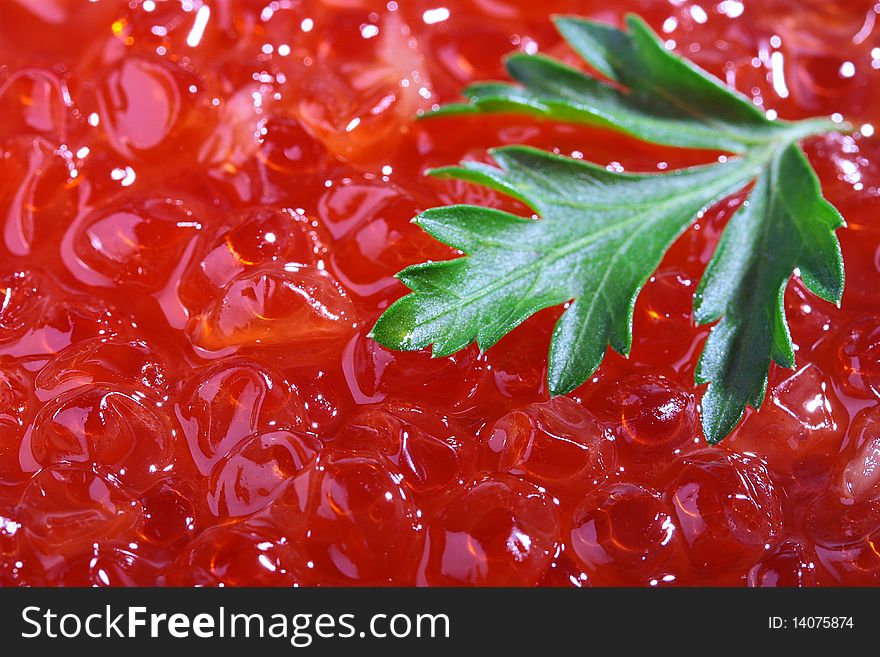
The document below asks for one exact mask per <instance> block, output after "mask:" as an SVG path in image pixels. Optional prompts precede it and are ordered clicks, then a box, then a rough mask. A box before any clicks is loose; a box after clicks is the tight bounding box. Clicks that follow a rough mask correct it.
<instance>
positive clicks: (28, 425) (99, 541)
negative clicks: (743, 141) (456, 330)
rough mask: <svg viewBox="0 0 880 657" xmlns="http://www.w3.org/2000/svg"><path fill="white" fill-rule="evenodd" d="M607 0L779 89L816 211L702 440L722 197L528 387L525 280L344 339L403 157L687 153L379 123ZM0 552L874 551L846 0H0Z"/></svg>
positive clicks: (394, 291) (191, 579)
mask: <svg viewBox="0 0 880 657" xmlns="http://www.w3.org/2000/svg"><path fill="white" fill-rule="evenodd" d="M627 11H635V12H638V13H640V14H641V15H643V16H644V17H645V18H646V20H647V21H648V22H649V23H650V24H651V25H652V26H653V27H654V28H655V29H656V30H657V31H658V33H659V34H661V35H662V36H663V38H664V39H667V40H668V42H667V45H668V46H669V47H670V48H674V49H675V50H677V51H678V52H680V53H682V54H683V55H685V56H687V57H688V58H690V59H692V60H693V61H695V62H696V63H698V64H699V65H701V66H703V67H704V68H706V69H708V70H709V71H711V72H713V73H715V74H716V75H718V76H719V77H720V78H722V79H723V80H725V81H726V82H727V83H729V84H731V85H734V86H736V87H737V88H738V89H740V90H741V91H743V92H744V93H746V94H747V95H749V96H750V97H752V98H753V99H754V102H755V103H756V104H757V105H759V106H761V107H763V108H764V109H766V110H767V111H769V112H773V113H775V114H778V115H779V116H781V117H784V118H791V119H796V118H803V117H806V116H812V115H830V114H832V113H840V114H841V115H843V116H844V117H845V118H846V119H848V120H849V121H851V122H852V123H853V124H854V125H856V126H857V132H856V133H854V134H853V135H846V136H841V135H829V136H827V137H824V138H820V139H813V140H811V141H810V142H809V143H807V144H806V145H805V146H806V149H807V152H808V154H809V156H810V158H811V160H812V161H813V162H814V164H815V166H816V167H817V168H818V170H819V173H820V177H821V180H822V185H823V189H824V190H825V193H826V195H827V196H828V198H829V199H830V200H831V201H832V202H833V203H834V204H835V205H836V206H838V207H839V208H840V209H841V211H842V212H843V214H844V215H845V217H846V219H847V221H848V224H849V226H848V228H846V229H845V230H842V231H840V238H841V241H842V244H843V250H844V255H845V259H846V267H847V289H846V293H845V295H844V300H843V304H842V307H841V308H835V307H833V306H831V305H829V304H827V303H824V302H822V301H820V300H818V299H816V298H815V297H813V296H811V295H810V294H809V293H808V292H806V291H805V290H804V288H803V286H802V285H801V284H800V282H799V281H798V280H797V279H796V278H795V280H793V282H792V283H791V284H790V286H789V289H788V292H787V295H786V304H787V311H788V316H789V318H790V320H791V329H792V333H793V336H794V339H795V342H796V343H797V345H798V351H797V368H796V369H795V370H793V371H787V370H783V369H779V368H775V367H774V368H773V369H772V371H771V376H770V385H769V389H768V394H767V400H766V402H765V404H764V407H763V408H762V409H761V411H760V412H754V411H749V412H748V414H747V417H746V419H745V421H744V422H743V423H742V424H741V426H740V427H738V428H737V430H736V431H735V433H734V434H733V435H732V436H731V437H730V438H729V439H728V440H726V441H725V442H724V443H722V445H721V446H719V447H708V446H706V445H705V442H704V440H703V438H702V436H701V434H700V429H699V400H700V395H701V391H700V389H698V388H695V386H694V384H693V372H694V367H695V362H696V358H697V355H698V354H699V351H700V347H701V345H702V342H703V341H704V340H705V337H706V335H707V331H708V329H707V328H705V327H702V328H695V327H694V325H693V321H692V314H691V297H692V294H693V292H694V290H695V286H696V284H697V282H698V280H699V277H700V275H701V272H702V270H703V269H704V267H705V265H706V263H707V262H708V259H709V257H710V255H711V253H712V250H713V248H714V246H715V244H716V243H717V241H718V237H719V233H720V231H721V229H722V227H723V225H724V223H725V221H726V220H727V219H728V218H729V217H730V215H731V213H732V212H733V211H734V210H735V208H736V207H737V206H738V204H739V202H740V201H741V196H737V197H735V198H732V199H729V200H727V201H725V202H722V203H721V204H719V205H718V206H717V207H715V208H713V209H712V210H711V211H710V212H708V213H707V214H706V215H705V216H703V217H701V218H700V219H699V220H698V222H697V223H696V224H695V225H694V226H693V228H692V229H690V230H689V231H688V232H687V233H686V234H685V235H684V236H683V237H682V238H681V239H680V240H679V241H678V242H677V243H676V245H675V246H674V247H673V248H672V250H671V252H670V253H669V254H668V256H667V257H666V259H665V260H664V261H663V264H662V266H661V267H660V269H659V271H658V272H657V274H656V275H655V276H654V277H653V278H652V279H651V281H650V282H649V283H648V284H647V285H646V287H645V289H644V292H643V294H642V295H641V297H640V298H639V301H638V304H637V306H636V314H635V322H634V342H633V350H632V355H631V357H630V358H629V359H624V358H622V357H620V356H618V355H616V354H613V353H611V354H609V356H608V358H607V359H606V361H605V363H604V364H603V365H602V367H601V368H600V369H599V371H598V372H597V373H596V374H595V376H594V377H593V378H592V379H591V380H590V381H589V382H588V383H587V384H585V385H584V386H582V387H581V388H580V389H578V390H576V391H575V392H574V393H573V394H571V395H569V396H568V397H567V398H558V399H552V400H550V399H548V396H547V392H546V387H545V383H544V380H545V376H546V353H547V346H548V342H549V335H550V330H551V328H552V325H553V322H554V320H555V318H556V317H558V314H559V310H558V309H555V310H550V311H546V312H542V313H540V314H539V315H538V316H537V317H535V318H533V319H531V320H529V321H528V322H526V324H525V325H524V326H522V327H520V328H519V329H517V330H516V331H514V332H513V333H512V334H511V335H510V336H508V337H507V338H505V339H504V340H502V341H501V342H500V343H499V344H498V345H497V346H495V347H494V348H492V349H491V350H490V351H489V352H488V353H486V354H484V355H481V354H479V353H478V351H477V350H476V349H475V348H469V349H466V350H464V351H462V352H461V353H458V354H456V355H454V356H451V357H449V358H443V359H432V358H430V356H429V354H427V353H424V352H420V353H396V352H390V351H388V350H386V349H384V348H382V347H380V346H379V345H378V344H376V343H375V342H373V341H371V340H370V339H369V338H368V337H367V333H368V332H369V329H370V327H371V326H372V324H373V322H374V321H375V320H376V318H377V317H378V316H379V315H380V314H381V312H382V311H383V310H384V309H385V308H387V307H388V305H389V304H390V303H391V302H392V301H394V300H395V299H397V298H398V297H399V296H400V295H401V294H402V293H403V292H404V289H403V287H402V286H401V285H400V284H399V283H398V282H397V281H396V280H395V279H394V278H393V274H394V273H395V272H397V271H398V270H400V269H401V268H403V267H404V266H406V265H409V264H413V263H416V262H421V261H424V260H426V259H432V258H433V259H437V258H441V259H442V258H448V257H452V256H453V255H454V254H453V253H452V252H451V251H450V250H449V249H447V248H445V247H443V246H442V245H440V244H438V243H437V242H435V241H433V240H432V239H431V238H429V237H427V236H426V235H424V234H423V233H421V232H420V230H419V229H418V228H417V227H415V226H413V225H412V224H410V223H409V220H410V219H411V218H412V217H413V216H414V215H415V214H416V213H417V212H418V211H420V210H422V209H426V208H428V207H433V206H437V205H441V204H446V203H468V202H470V203H479V204H482V205H489V206H493V207H503V208H505V209H508V210H512V211H516V212H524V211H525V210H524V208H522V207H521V206H519V205H518V204H517V203H516V202H514V201H512V200H510V199H507V198H503V197H501V196H500V195H498V194H496V193H494V192H491V191H487V190H485V189H481V188H477V187H474V186H470V185H466V184H463V183H459V182H449V181H440V180H435V179H430V178H426V177H424V176H423V174H424V171H425V170H426V169H427V168H429V167H432V166H437V165H441V164H450V163H454V162H456V161H458V160H460V159H463V158H471V159H473V158H476V159H484V158H485V157H486V149H487V148H489V147H492V146H497V145H501V144H515V143H525V144H530V145H533V146H536V147H539V148H544V149H548V150H551V149H552V150H556V151H557V152H560V153H563V154H566V155H572V156H574V157H585V158H588V159H590V160H592V161H596V162H599V163H602V164H608V165H609V166H614V167H615V168H621V167H622V168H624V169H626V170H630V171H656V170H664V169H669V168H676V167H680V166H685V165H689V164H694V163H699V162H707V161H711V160H712V159H713V158H715V157H718V154H714V153H701V152H695V151H681V150H677V149H669V148H661V147H655V146H650V145H646V144H642V143H639V142H637V141H635V140H631V139H628V138H625V137H622V136H620V135H616V134H612V133H609V132H607V131H601V130H594V129H589V128H578V127H571V126H562V125H555V124H553V123H547V122H545V123H542V122H536V121H534V120H531V119H527V118H522V117H514V116H474V117H460V118H455V119H450V118H447V119H436V120H432V121H424V122H419V123H414V122H413V121H412V117H413V116H414V115H415V114H416V113H417V112H419V111H421V110H427V109H430V108H431V107H433V106H435V105H437V104H440V103H444V102H449V101H452V100H454V99H456V98H457V96H458V92H459V91H460V90H461V88H462V87H463V86H465V85H466V84H468V83H469V82H472V81H475V80H480V79H492V78H499V77H502V76H503V75H504V74H503V70H502V64H501V59H500V58H501V56H502V55H503V54H504V53H506V52H508V51H510V50H516V49H519V50H523V51H526V52H536V51H538V50H540V51H542V52H546V53H550V54H552V55H554V56H559V57H563V58H566V59H569V60H570V61H572V62H574V61H575V60H574V59H573V58H572V55H571V53H570V52H569V51H568V50H567V49H566V48H565V46H564V45H563V44H562V43H561V42H560V40H559V38H558V36H557V35H556V34H555V32H554V30H553V28H552V26H551V23H550V21H549V16H550V15H551V14H552V13H578V14H582V15H587V16H590V17H592V18H597V19H601V20H606V21H610V22H619V21H620V19H621V17H622V15H623V13H624V12H627ZM0 13H2V16H3V21H2V22H0V229H2V230H0V584H4V585H61V584H68V585H96V586H105V585H154V584H159V585H163V584H169V585H218V584H225V585H249V584H250V585H280V586H289V585H293V584H302V585H352V584H354V585H384V584H404V585H407V584H420V585H421V584H425V585H468V584H476V585H527V586H530V585H573V586H583V585H620V584H632V585H644V586H648V585H651V586H665V585H676V584H707V585H708V584H722V585H745V584H748V585H754V586H765V585H770V586H772V585H797V586H809V585H816V584H820V585H822V584H825V585H829V584H878V583H880V552H878V549H877V545H878V541H880V410H878V409H880V407H878V399H880V364H878V363H880V361H878V358H880V356H878V354H880V294H878V292H877V290H878V285H877V282H878V280H880V278H878V275H880V225H878V224H877V216H878V210H880V189H878V186H880V145H878V139H877V138H875V137H872V135H873V133H874V130H875V128H876V127H877V126H875V125H874V124H872V121H876V119H877V115H878V110H880V32H878V30H880V27H878V26H877V24H878V23H880V21H878V20H877V17H878V13H880V6H878V5H875V3H874V2H873V0H871V1H868V0H865V1H862V0H847V1H846V2H843V1H842V0H841V1H839V2H828V1H825V0H821V1H820V0H816V1H805V0H772V1H767V2H762V3H752V2H747V1H745V2H740V1H738V0H724V1H723V2H722V1H718V2H716V1H715V0H712V2H702V3H701V2H690V1H678V0H676V1H670V2H666V1H663V0H627V1H622V2H617V3H613V7H612V6H611V5H610V4H609V3H608V2H600V1H598V0H590V1H586V2H585V1H584V0H578V1H574V0H548V1H547V2H543V3H537V4H536V3H534V2H527V1H526V0H446V1H445V2H442V1H434V0H432V1H431V2H428V1H424V2H423V1H422V0H413V1H410V0H407V2H402V1H398V2H388V1H387V0H382V1H371V0H302V1H293V0H277V1H273V2H270V1H269V0H164V1H160V0H132V1H128V0H102V1H101V2H92V3H84V2H79V1H78V0H0Z"/></svg>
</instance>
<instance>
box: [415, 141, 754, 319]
mask: <svg viewBox="0 0 880 657" xmlns="http://www.w3.org/2000/svg"><path fill="white" fill-rule="evenodd" d="M737 160H738V161H739V162H740V163H742V164H744V166H743V167H742V168H741V169H740V168H736V169H733V171H734V172H735V173H736V174H737V175H733V174H731V175H728V176H723V177H720V178H719V179H718V180H717V181H716V183H715V185H713V187H712V188H711V192H712V193H711V194H710V193H709V191H710V190H707V189H706V188H705V187H699V186H697V187H695V188H694V190H693V191H691V192H687V193H685V194H682V195H679V196H675V197H671V198H668V199H666V200H664V201H663V202H662V203H653V204H648V203H646V204H644V206H643V207H645V206H647V209H648V210H656V209H662V208H667V207H670V206H673V205H678V204H682V205H683V204H685V202H686V201H688V200H690V199H695V198H697V197H699V196H703V195H704V196H707V197H708V198H712V197H714V196H715V194H716V193H717V191H720V190H722V189H729V188H732V187H734V186H735V185H737V184H739V185H742V184H745V183H746V182H747V181H749V180H751V179H752V178H753V177H754V173H753V168H752V167H750V166H748V164H749V158H737ZM538 205H543V204H538ZM556 205H562V204H556ZM565 207H573V208H580V209H587V208H591V207H593V206H579V205H577V204H575V205H570V206H565ZM545 214H546V213H545ZM645 214H646V212H641V213H639V214H636V215H634V216H633V217H631V218H630V219H627V220H623V221H620V222H617V223H614V224H611V225H609V226H606V227H605V228H603V229H600V230H598V231H596V232H592V233H590V234H588V235H585V236H583V237H581V238H579V239H576V240H574V241H571V242H567V243H566V245H565V246H564V247H562V248H560V249H550V250H548V251H547V252H545V253H544V254H543V255H541V256H540V257H539V258H536V259H535V260H533V261H532V262H530V263H529V264H528V265H525V266H523V267H519V268H517V269H516V270H514V271H512V272H510V273H508V274H506V275H504V276H502V277H501V278H498V279H496V280H495V281H494V282H493V283H490V284H489V285H486V286H484V287H482V288H481V289H480V292H479V293H477V294H473V295H469V296H466V297H461V296H459V297H457V298H458V299H461V300H463V301H465V302H466V303H469V304H473V303H476V302H479V301H481V300H482V299H485V298H486V297H487V296H491V295H492V294H494V293H495V292H496V291H497V290H499V289H501V288H503V287H505V286H507V285H508V284H509V283H511V282H512V281H514V280H516V279H518V278H521V277H525V276H527V275H528V274H530V273H533V272H534V271H535V270H539V269H541V268H543V266H544V263H545V262H547V261H556V260H560V259H562V258H564V257H566V256H568V255H570V254H571V253H572V252H576V251H580V250H582V249H585V248H586V247H587V246H589V245H591V244H593V243H595V242H597V241H599V240H600V239H601V238H603V237H604V236H606V235H607V234H609V233H611V232H614V231H615V230H619V229H620V228H624V227H626V226H629V225H632V224H634V223H636V222H638V221H639V220H641V219H642V218H643V216H644V215H645ZM691 220H692V219H691ZM539 221H553V220H552V219H549V220H547V219H541V220H539ZM624 243H626V242H624ZM619 250H620V246H618V248H617V249H615V251H614V253H613V254H612V259H614V258H616V257H617V255H618V252H619ZM473 257H474V256H472V255H469V256H465V258H468V259H469V258H473ZM605 279H607V272H606V276H605ZM453 312H458V309H457V308H456V309H452V308H450V309H448V310H446V309H444V310H441V311H440V312H437V313H434V314H433V315H431V316H430V317H427V318H425V319H424V320H423V321H421V322H419V324H418V326H424V325H426V324H430V323H433V322H435V321H436V320H437V319H439V318H441V317H444V316H447V315H450V314H452V313H453Z"/></svg>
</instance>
